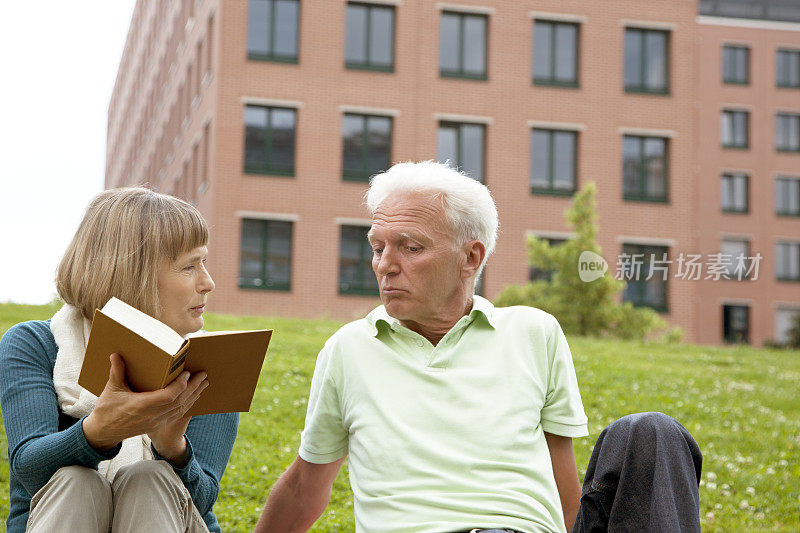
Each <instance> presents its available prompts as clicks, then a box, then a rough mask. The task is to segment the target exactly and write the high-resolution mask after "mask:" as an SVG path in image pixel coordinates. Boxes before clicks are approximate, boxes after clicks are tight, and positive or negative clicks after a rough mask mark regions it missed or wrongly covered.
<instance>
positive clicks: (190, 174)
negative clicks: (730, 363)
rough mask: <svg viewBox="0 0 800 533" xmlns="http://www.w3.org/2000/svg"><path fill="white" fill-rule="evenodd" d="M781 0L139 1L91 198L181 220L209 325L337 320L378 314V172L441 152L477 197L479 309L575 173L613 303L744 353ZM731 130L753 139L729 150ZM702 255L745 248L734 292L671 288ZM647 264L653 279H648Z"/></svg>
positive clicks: (779, 310)
mask: <svg viewBox="0 0 800 533" xmlns="http://www.w3.org/2000/svg"><path fill="white" fill-rule="evenodd" d="M780 3H781V2H779V1H778V0H775V1H773V2H766V1H761V2H753V4H754V5H756V4H757V5H758V6H760V7H762V8H763V9H762V11H761V12H758V13H755V12H753V11H750V12H748V13H745V15H746V17H748V18H741V15H742V14H741V13H730V12H727V11H726V9H729V8H730V5H731V4H732V2H725V1H721V0H720V1H703V2H700V4H698V3H697V2H696V1H694V0H680V1H675V2H661V1H658V0H646V1H641V0H614V1H613V2H602V3H596V2H594V3H592V2H563V1H556V0H537V1H533V0H531V1H519V0H514V1H512V0H486V1H475V0H464V1H457V2H453V3H445V2H434V1H429V0H420V1H415V2H410V1H407V0H370V1H358V2H346V1H330V0H327V1H321V0H248V1H246V2H245V1H241V2H233V1H220V0H197V1H195V0H172V1H164V2H152V1H151V2H147V1H139V2H138V3H137V5H136V8H135V11H134V15H133V20H132V22H131V29H130V32H129V35H128V41H127V44H126V47H125V51H124V53H123V57H122V61H121V64H120V69H119V73H118V78H117V83H116V85H115V89H114V93H113V96H112V99H111V103H110V107H109V125H108V147H107V154H108V156H107V178H106V185H107V186H108V187H114V186H120V185H124V184H138V183H149V184H150V185H151V186H153V187H154V188H156V189H158V190H160V191H163V192H167V193H171V194H176V195H178V196H182V197H184V198H186V199H188V200H190V201H192V202H195V203H196V204H197V205H198V207H199V208H200V210H201V211H202V212H203V213H204V215H205V216H206V218H207V219H208V221H209V223H210V225H211V231H212V242H211V247H210V268H211V269H212V274H213V275H214V278H215V281H216V283H217V289H216V291H215V294H214V297H213V298H212V300H211V301H210V302H211V308H212V309H213V310H214V311H218V312H229V313H240V314H280V315H288V316H306V317H310V316H332V317H336V318H341V319H350V318H353V317H356V316H361V315H363V314H364V313H365V312H366V311H367V310H369V309H371V308H372V307H373V306H374V305H376V303H377V302H378V298H377V295H376V290H375V283H374V278H373V277H372V274H371V271H370V268H369V255H370V250H369V247H368V246H366V243H365V240H364V239H363V234H364V231H365V228H366V227H367V226H368V223H369V222H368V220H367V215H366V211H365V209H364V207H363V205H362V198H363V194H364V192H365V190H366V187H367V183H368V176H369V175H370V174H373V173H375V172H377V171H379V170H382V169H385V168H386V167H387V166H388V165H390V164H391V162H396V161H408V160H425V159H437V158H438V159H440V160H450V161H451V162H453V163H454V164H456V165H458V166H459V167H461V168H463V169H464V170H465V171H466V172H468V173H469V174H470V175H471V176H472V177H474V178H476V179H479V180H481V181H483V182H484V183H486V185H487V186H488V187H489V188H490V189H491V191H492V193H493V195H494V197H495V200H496V202H497V205H498V209H499V212H500V224H501V236H500V239H499V241H498V244H497V249H496V252H495V255H494V256H493V257H492V258H491V259H490V261H489V264H488V266H487V268H486V273H485V276H484V279H483V284H482V285H483V286H482V291H483V293H484V294H485V295H486V296H488V297H490V298H492V297H494V296H496V295H497V294H498V293H499V291H500V290H501V289H502V288H503V287H504V286H506V285H508V284H516V283H524V282H526V281H527V280H528V279H529V276H531V275H536V272H535V271H531V269H529V267H528V265H527V261H526V247H525V240H526V236H527V235H530V234H536V235H539V236H542V237H547V238H551V239H564V238H568V237H569V233H568V230H567V227H566V224H565V221H564V216H563V211H564V208H565V207H567V206H568V205H569V203H570V197H571V194H572V193H573V192H574V191H575V190H577V189H579V188H580V187H581V186H583V185H584V184H585V183H587V182H589V181H594V182H596V183H597V187H598V194H597V207H598V213H599V223H600V234H599V242H600V244H601V246H602V248H603V255H604V257H605V259H606V260H607V261H608V263H609V269H610V273H611V274H613V273H615V271H616V270H617V263H618V258H619V257H620V256H621V255H622V254H626V255H622V257H628V258H633V260H634V261H635V258H637V257H642V258H643V259H644V264H643V266H642V270H641V277H640V278H639V280H638V281H633V282H630V283H629V285H628V289H627V290H626V292H625V294H624V298H626V299H629V300H632V301H634V302H635V303H637V304H641V305H649V306H651V307H654V308H656V309H658V310H659V311H660V312H662V313H663V316H664V317H665V318H666V319H667V320H668V321H669V322H670V323H672V324H674V325H677V326H680V327H681V328H683V330H684V331H685V333H686V339H687V340H690V341H698V342H706V343H720V342H723V340H724V339H726V338H727V339H729V340H745V341H747V342H751V343H756V344H761V343H762V342H764V341H765V340H767V339H771V338H774V337H776V335H779V334H781V333H782V332H783V329H781V328H782V327H783V326H782V325H781V324H784V323H785V322H786V321H787V320H788V317H789V316H790V315H791V313H793V312H795V311H794V310H795V309H797V302H800V283H793V282H792V281H793V280H795V281H796V280H797V278H800V273H799V272H797V266H796V264H797V263H796V260H795V259H792V258H793V257H795V256H794V255H793V254H800V251H798V250H797V247H796V246H795V243H796V242H797V241H798V240H800V218H797V213H796V210H797V199H795V200H792V198H793V196H792V194H800V193H798V192H795V191H796V189H795V183H796V178H798V177H800V174H799V173H800V151H797V150H800V148H798V149H795V144H793V143H795V142H796V138H797V133H796V132H795V133H792V132H794V131H795V130H794V129H793V128H796V127H797V126H795V120H794V118H793V117H795V116H797V114H798V113H800V88H798V87H797V85H798V82H797V79H796V78H797V63H795V61H796V60H795V55H794V54H796V53H798V50H800V15H799V14H798V13H797V11H798V9H797V8H794V7H793V6H792V5H791V4H790V3H787V4H786V6H785V9H784V10H783V11H774V10H773V11H769V10H768V9H767V8H770V9H771V8H772V7H774V6H772V4H780ZM762 4H763V5H762ZM734 7H735V6H734ZM778 7H780V5H779V6H778ZM701 13H702V14H701ZM774 13H778V14H777V15H776V14H774ZM699 14H700V15H699ZM770 17H772V18H779V19H781V21H780V22H774V21H765V20H761V19H763V18H770ZM728 44H732V45H733V44H735V45H737V46H738V47H739V48H738V49H741V48H749V56H748V60H747V61H748V63H747V64H748V68H749V69H750V70H749V71H748V72H749V78H748V81H747V83H744V82H738V81H737V82H736V83H735V84H734V83H729V82H725V81H723V78H722V76H723V63H724V61H723V55H724V56H725V58H724V59H725V60H726V61H727V63H726V64H727V65H728V67H726V68H728V70H726V74H725V75H726V76H728V77H730V76H732V74H731V72H729V71H731V69H732V71H735V72H736V75H739V74H738V71H737V65H739V64H740V63H741V56H742V53H741V52H739V51H738V49H737V50H733V51H730V50H729V51H725V50H727V49H726V48H725V47H726V46H727V45H728ZM778 57H780V59H778ZM737 61H738V63H737ZM778 62H780V65H781V67H780V74H778V72H777V70H779V69H778V68H777V65H778ZM777 76H782V77H780V83H778V81H777V80H778V78H777ZM734 77H735V76H734ZM737 79H738V78H737ZM778 85H780V87H778ZM743 110H744V111H748V112H749V115H747V116H744V119H743V118H742V117H743V115H741V114H739V115H737V114H735V113H728V111H743ZM777 116H780V117H781V118H780V126H778V125H777V124H778V122H777V121H778V120H779V119H778V118H776V117H777ZM748 118H749V120H747V119H748ZM742 120H744V121H745V122H746V123H747V125H746V127H745V129H746V131H747V137H748V141H749V143H750V144H748V146H747V147H728V146H727V144H730V143H729V142H728V141H729V140H730V139H729V137H731V138H734V139H735V142H734V144H735V143H736V142H740V141H741V139H740V137H741V131H740V130H741V123H742ZM723 123H724V126H723ZM733 124H735V125H736V126H733ZM720 128H723V129H724V130H725V142H726V147H722V143H721V139H722V134H721V131H720ZM737 128H738V129H737ZM778 128H780V139H781V141H780V142H781V143H782V144H781V147H782V148H781V149H780V151H778V150H777V149H776V148H775V138H777V136H778V133H779V132H778V130H777V129H778ZM737 135H738V136H737ZM793 135H794V137H793ZM741 172H744V173H745V174H747V176H748V179H749V182H748V185H749V188H748V189H747V190H748V196H747V212H746V213H738V212H735V213H734V212H732V211H736V209H737V208H739V207H741V205H740V203H741V198H740V197H741V194H739V193H736V192H731V191H739V190H740V189H741V180H740V179H738V178H728V177H727V176H728V175H729V174H732V173H733V174H735V173H741ZM779 176H780V177H779ZM723 180H724V181H725V185H724V187H725V188H724V190H725V191H726V193H725V195H726V196H725V200H724V202H725V206H726V207H725V208H724V209H723V208H721V206H722V205H723V200H722V199H721V194H722V193H721V191H722V190H723V185H722V181H723ZM756 180H758V181H756ZM757 184H758V186H756V185H757ZM737 187H738V189H737ZM737 194H738V196H737ZM737 202H738V203H737ZM730 205H734V207H735V208H734V209H733V210H731V209H729V207H730ZM776 205H779V206H780V209H779V210H780V213H781V214H780V215H776V209H777V208H776ZM740 210H741V209H740ZM793 235H794V236H795V237H792V236H793ZM737 239H738V240H737ZM793 239H794V240H793ZM723 241H725V242H724V250H723V251H725V250H731V251H737V250H740V249H742V244H741V242H742V241H747V242H748V244H749V247H748V248H747V249H746V251H747V252H748V254H750V252H752V253H753V255H754V254H755V252H758V251H760V252H761V254H762V255H763V256H764V259H763V260H762V261H761V263H760V272H759V276H758V278H757V279H756V280H755V281H732V280H724V279H721V280H719V281H713V280H704V279H698V280H694V279H691V277H687V276H685V275H677V274H679V272H678V266H679V265H678V260H679V258H681V260H683V259H685V257H686V256H688V254H692V253H695V254H700V255H702V256H703V262H704V266H705V267H707V266H708V265H707V264H705V263H707V260H708V257H707V256H708V255H709V254H714V253H716V252H718V251H720V250H721V247H723ZM728 241H731V242H728ZM732 241H736V243H733V242H732ZM737 247H738V248H737ZM778 250H779V251H778ZM663 254H666V256H664V255H663ZM777 254H780V260H781V265H782V266H781V267H780V268H781V269H782V270H780V273H781V278H782V279H781V280H779V279H778V277H777V276H776V264H777V263H776V261H777ZM728 255H730V257H731V258H732V260H733V259H735V257H736V255H737V254H735V253H731V254H728ZM651 256H654V257H655V258H656V259H666V261H668V263H664V264H667V265H668V274H667V275H666V276H662V275H661V274H660V273H659V271H658V269H657V268H653V274H654V275H653V276H652V277H651V279H650V280H646V279H645V278H646V277H648V276H647V274H648V272H649V267H651V266H653V265H651V264H650V263H649V259H650V258H651ZM798 257H800V255H798ZM792 261H795V262H794V263H793V262H792ZM784 263H785V264H784ZM680 266H681V267H683V266H684V265H683V263H681V265H680ZM727 268H728V269H729V270H730V273H733V272H734V269H733V266H729V267H727ZM726 272H728V270H726ZM705 275H706V272H705V271H704V272H703V273H702V277H705ZM750 275H751V277H752V276H753V273H752V272H751V274H750ZM664 278H666V279H664ZM783 278H785V279H786V280H787V281H783ZM743 306H744V307H745V311H746V312H743V311H742V309H741V308H742V307H743ZM776 328H777V329H776Z"/></svg>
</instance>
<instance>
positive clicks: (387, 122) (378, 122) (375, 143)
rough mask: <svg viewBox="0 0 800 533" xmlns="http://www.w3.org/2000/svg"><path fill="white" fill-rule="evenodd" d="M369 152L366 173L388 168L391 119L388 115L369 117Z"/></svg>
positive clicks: (374, 172)
mask: <svg viewBox="0 0 800 533" xmlns="http://www.w3.org/2000/svg"><path fill="white" fill-rule="evenodd" d="M367 125H368V133H369V154H368V158H367V174H369V175H372V174H376V173H378V172H380V171H382V170H386V169H388V168H389V165H390V161H391V135H392V119H390V118H388V117H369V119H368V121H367Z"/></svg>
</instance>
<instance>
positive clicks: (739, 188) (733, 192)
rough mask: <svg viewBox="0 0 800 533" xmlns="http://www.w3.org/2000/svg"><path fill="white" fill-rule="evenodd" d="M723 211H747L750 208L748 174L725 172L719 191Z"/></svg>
mask: <svg viewBox="0 0 800 533" xmlns="http://www.w3.org/2000/svg"><path fill="white" fill-rule="evenodd" d="M719 197H720V203H721V207H722V211H723V212H725V213H747V211H748V209H749V202H748V198H749V193H748V178H747V175H746V174H723V175H722V180H721V181H720V191H719Z"/></svg>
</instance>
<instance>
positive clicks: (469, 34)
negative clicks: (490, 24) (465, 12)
mask: <svg viewBox="0 0 800 533" xmlns="http://www.w3.org/2000/svg"><path fill="white" fill-rule="evenodd" d="M463 46H464V72H467V73H469V74H485V73H486V18H485V17H471V16H464V39H463Z"/></svg>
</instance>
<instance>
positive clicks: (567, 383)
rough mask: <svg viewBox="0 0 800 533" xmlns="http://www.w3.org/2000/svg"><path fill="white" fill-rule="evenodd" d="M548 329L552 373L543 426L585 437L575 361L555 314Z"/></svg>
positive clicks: (565, 433) (543, 414)
mask: <svg viewBox="0 0 800 533" xmlns="http://www.w3.org/2000/svg"><path fill="white" fill-rule="evenodd" d="M549 318H550V320H551V321H552V322H551V324H550V325H549V328H548V332H547V358H548V364H549V373H548V379H547V382H548V384H547V396H546V398H545V403H544V407H543V408H542V419H541V420H542V422H541V423H542V429H543V430H544V431H546V432H547V433H552V434H554V435H560V436H562V437H585V436H586V435H588V434H589V431H588V427H587V425H586V423H587V418H586V414H585V413H584V411H583V402H582V401H581V393H580V391H579V390H578V378H577V377H576V375H575V366H574V365H573V363H572V353H571V352H570V349H569V345H568V344H567V339H566V337H565V336H564V332H563V331H562V330H561V325H560V324H559V323H558V321H557V320H556V319H555V317H553V316H552V315H551V316H550V317H549Z"/></svg>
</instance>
